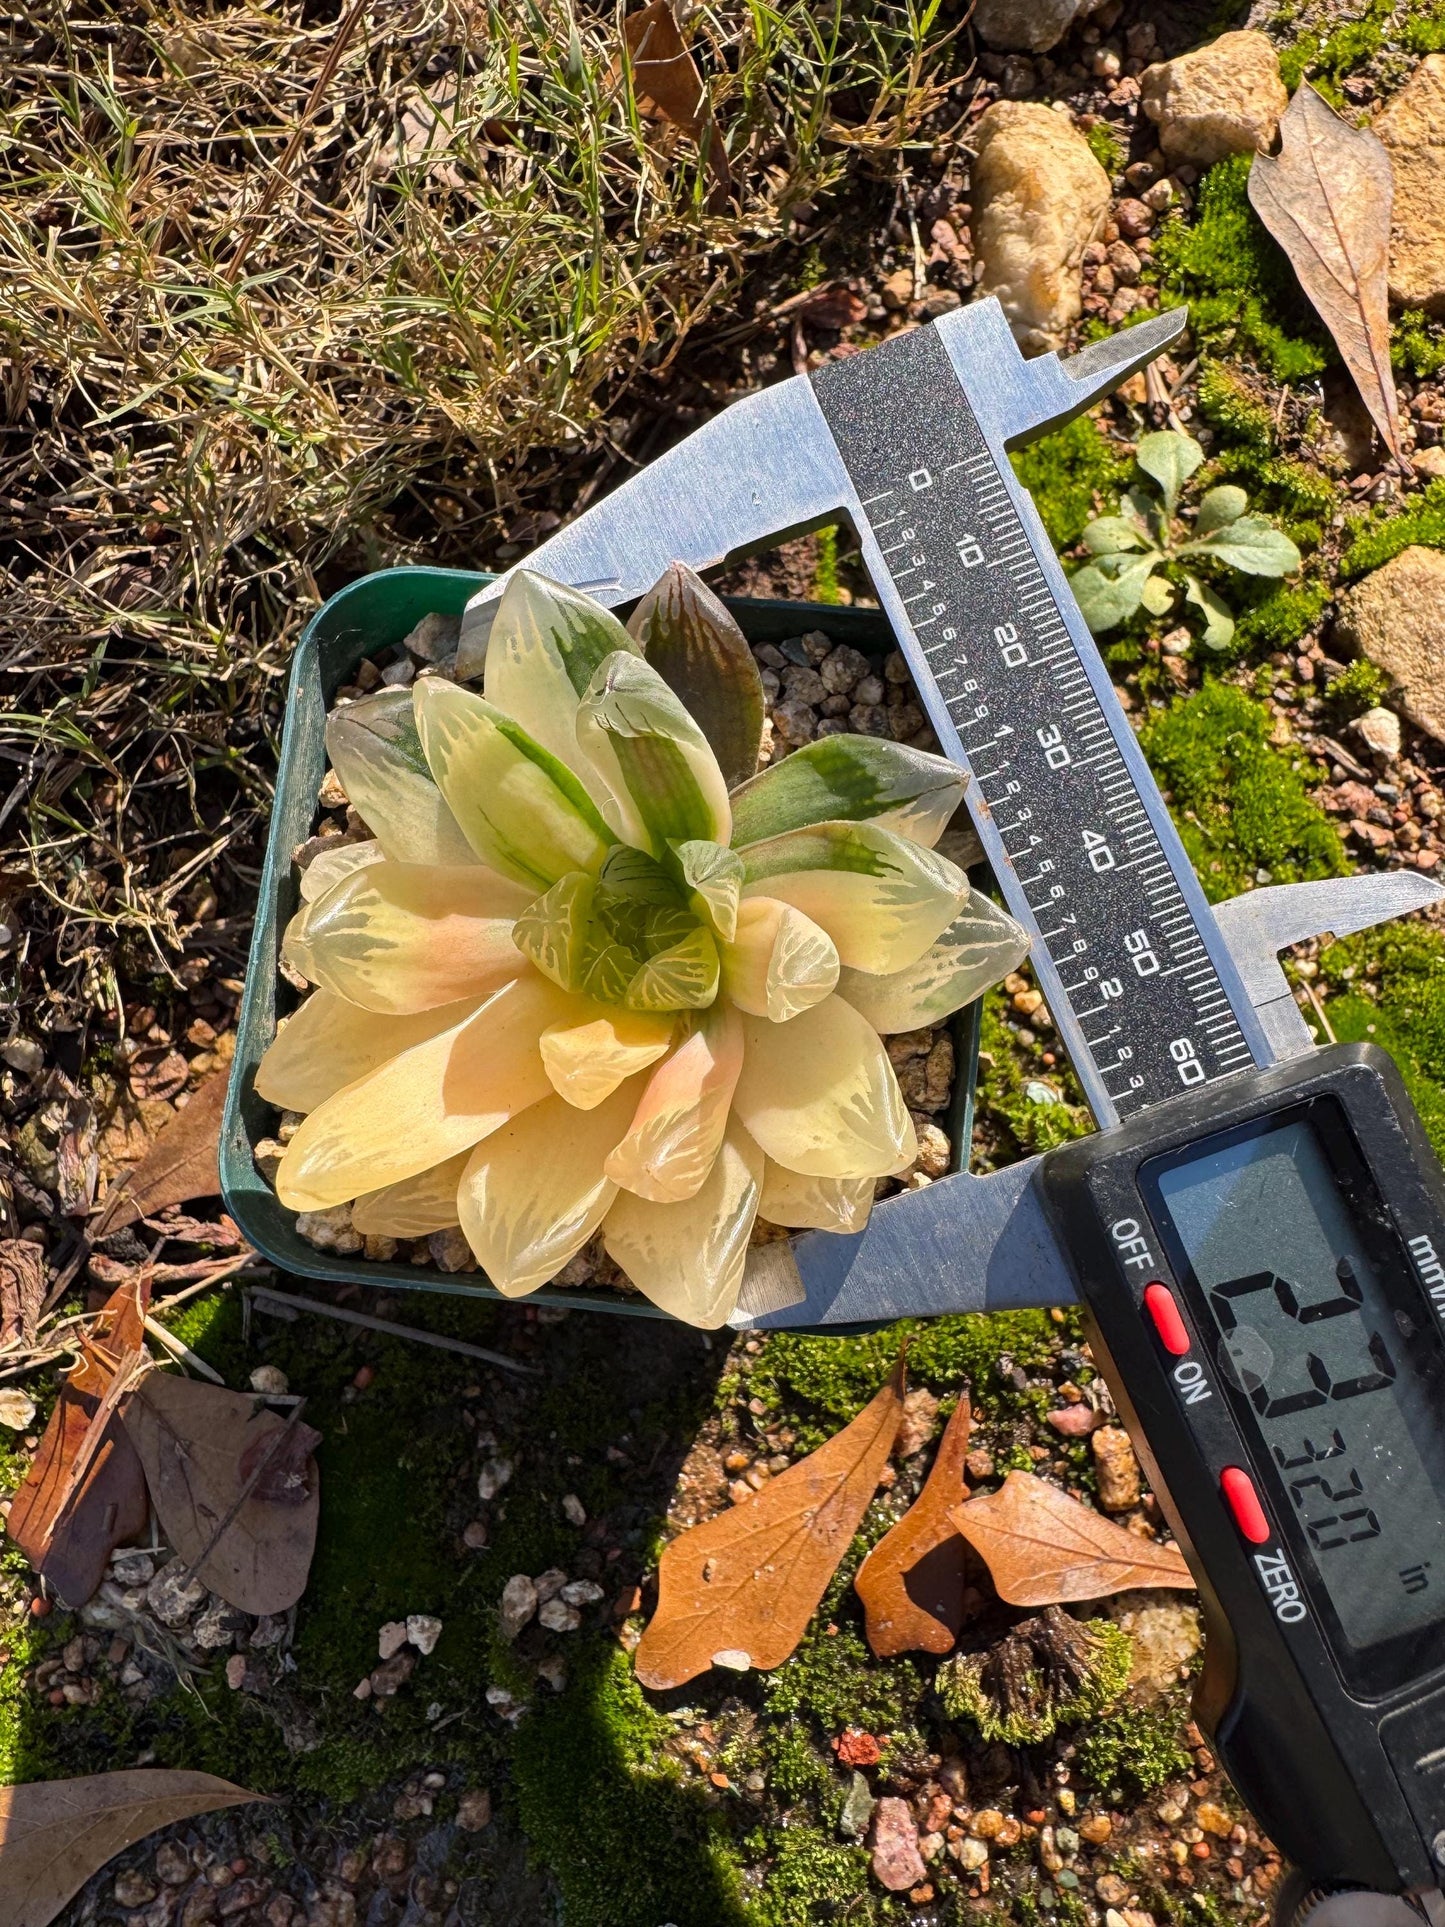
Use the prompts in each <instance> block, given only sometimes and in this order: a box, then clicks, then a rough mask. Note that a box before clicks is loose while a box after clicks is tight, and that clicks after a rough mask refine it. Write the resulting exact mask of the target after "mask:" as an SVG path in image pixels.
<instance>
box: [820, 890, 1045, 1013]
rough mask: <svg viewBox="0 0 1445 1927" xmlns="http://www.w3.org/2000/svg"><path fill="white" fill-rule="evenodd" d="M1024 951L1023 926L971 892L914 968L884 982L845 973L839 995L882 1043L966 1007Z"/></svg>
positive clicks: (1026, 946)
mask: <svg viewBox="0 0 1445 1927" xmlns="http://www.w3.org/2000/svg"><path fill="white" fill-rule="evenodd" d="M1028 950H1029V938H1028V932H1027V931H1026V930H1025V929H1024V928H1023V926H1022V925H1021V924H1018V923H1015V922H1014V920H1013V918H1012V917H1011V916H1010V915H1009V914H1008V912H1007V911H1006V910H1000V909H999V907H998V905H997V904H995V903H990V902H989V900H988V898H987V897H985V896H982V895H981V894H980V893H979V892H978V891H974V892H973V894H972V895H971V896H970V897H969V899H968V901H967V903H966V904H965V905H964V906H963V909H962V910H961V911H960V912H959V914H958V916H957V917H955V919H954V920H953V922H952V923H951V924H950V925H949V926H948V928H947V929H946V930H945V931H944V933H943V935H942V936H941V937H940V938H939V939H938V941H937V943H935V944H934V945H933V946H932V947H931V948H930V949H928V950H925V951H924V953H923V955H922V956H921V957H920V958H919V959H918V961H917V962H916V963H912V964H909V965H908V967H907V968H906V969H904V970H897V971H893V972H892V973H890V974H889V975H887V976H874V975H870V974H869V973H868V972H867V971H863V970H845V971H843V972H842V973H841V974H840V976H839V978H838V995H839V996H840V997H846V998H847V1000H848V1002H849V1003H850V1004H851V1005H852V1006H853V1008H854V1009H855V1010H856V1011H859V1012H861V1013H862V1015H863V1016H864V1017H866V1018H867V1020H868V1022H869V1023H870V1024H871V1025H872V1026H873V1028H874V1030H876V1031H880V1032H881V1033H882V1034H883V1035H884V1036H885V1037H888V1036H892V1035H894V1034H895V1033H897V1032H898V1031H904V1030H921V1029H923V1027H924V1026H925V1025H927V1024H941V1023H942V1022H943V1020H944V1018H945V1017H947V1016H949V1014H950V1013H951V1012H953V1011H955V1010H960V1009H962V1007H963V1005H965V1004H971V1003H972V1002H973V1000H974V998H975V997H978V996H981V995H982V994H983V992H984V991H985V990H987V989H988V987H989V985H990V984H996V983H997V982H998V981H999V979H1000V978H1001V977H1006V976H1007V975H1008V973H1009V972H1010V971H1011V970H1016V969H1017V968H1018V966H1019V964H1020V963H1021V962H1022V961H1023V959H1024V958H1025V957H1026V956H1027V955H1028Z"/></svg>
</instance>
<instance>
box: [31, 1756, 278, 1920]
mask: <svg viewBox="0 0 1445 1927" xmlns="http://www.w3.org/2000/svg"><path fill="white" fill-rule="evenodd" d="M262 1797H263V1796H262V1795H261V1794H259V1793H247V1792H246V1791H245V1790H244V1788H242V1787H238V1786H232V1784H231V1782H230V1781H229V1780H218V1779H217V1778H216V1776H215V1775H214V1774H212V1773H173V1772H166V1771H163V1770H161V1769H159V1768H150V1767H142V1768H132V1769H131V1770H130V1771H128V1772H124V1773H94V1774H90V1775H88V1776H87V1777H86V1778H85V1779H81V1780H45V1781H41V1782H39V1783H37V1784H36V1785H33V1786H12V1787H0V1918H3V1919H4V1921H5V1923H6V1927H49V1922H51V1921H52V1920H54V1919H55V1917H56V1915H57V1914H58V1913H59V1912H60V1910H61V1909H62V1907H64V1906H65V1903H66V1902H67V1901H68V1900H70V1899H71V1898H72V1897H73V1896H74V1895H75V1894H77V1893H78V1892H79V1891H80V1889H81V1888H82V1887H83V1886H84V1885H85V1883H86V1881H87V1880H89V1879H90V1877H91V1875H92V1874H95V1873H99V1871H100V1869H101V1868H102V1867H104V1866H105V1865H106V1864H107V1863H108V1862H109V1861H111V1860H114V1858H115V1857H116V1855H117V1854H118V1853H124V1852H125V1850H126V1848H127V1847H130V1846H134V1844H135V1842H136V1841H137V1840H143V1839H144V1838H145V1837H146V1835H147V1834H148V1833H154V1832H155V1831H156V1829H157V1828H158V1827H168V1826H171V1825H173V1824H174V1823H175V1822H176V1821H177V1820H189V1819H190V1818H191V1817H192V1816H193V1815H194V1814H197V1813H213V1812H215V1810H216V1809H217V1808H218V1807H235V1806H242V1805H244V1804H245V1803H246V1802H248V1801H252V1800H255V1801H260V1800H261V1799H262ZM268 1804H269V1802H268Z"/></svg>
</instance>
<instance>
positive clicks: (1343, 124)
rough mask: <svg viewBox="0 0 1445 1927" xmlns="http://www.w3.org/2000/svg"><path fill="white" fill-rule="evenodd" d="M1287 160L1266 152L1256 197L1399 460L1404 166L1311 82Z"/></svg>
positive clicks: (1256, 167)
mask: <svg viewBox="0 0 1445 1927" xmlns="http://www.w3.org/2000/svg"><path fill="white" fill-rule="evenodd" d="M1279 133H1280V143H1281V145H1280V151H1279V153H1278V155H1277V156H1273V155H1269V154H1256V155H1255V157H1254V161H1253V163H1252V164H1251V166H1250V170H1249V198H1250V201H1251V203H1252V205H1253V207H1254V211H1255V213H1256V214H1258V216H1259V218H1260V220H1261V221H1263V222H1264V224H1265V226H1266V227H1267V228H1268V229H1269V231H1270V233H1271V234H1272V235H1273V236H1274V238H1275V240H1276V241H1278V242H1279V244H1280V246H1281V247H1282V248H1283V249H1284V251H1285V253H1286V254H1287V255H1288V256H1289V258H1290V264H1291V266H1292V267H1293V268H1294V271H1295V273H1296V274H1297V275H1298V276H1299V282H1300V286H1301V287H1302V288H1303V289H1304V291H1305V293H1306V294H1307V295H1308V296H1309V298H1310V300H1311V302H1312V303H1313V304H1314V306H1315V308H1316V309H1317V310H1318V312H1319V315H1320V318H1321V319H1322V320H1323V322H1324V324H1325V326H1326V327H1327V328H1328V329H1329V331H1330V333H1331V334H1332V335H1333V336H1334V339H1335V345H1336V347H1337V348H1338V349H1339V351H1340V353H1341V355H1342V356H1343V357H1344V361H1345V366H1346V367H1347V368H1348V369H1349V371H1350V374H1351V375H1352V376H1353V378H1354V381H1355V385H1356V387H1357V388H1358V389H1359V391H1360V394H1361V396H1362V397H1363V399H1364V403H1365V406H1366V407H1367V408H1368V409H1369V411H1370V414H1371V416H1372V418H1373V420H1374V423H1375V426H1376V428H1378V429H1379V431H1380V435H1381V438H1382V440H1383V441H1384V443H1385V445H1386V447H1387V448H1388V449H1389V451H1390V453H1391V454H1392V455H1393V456H1394V457H1395V458H1396V460H1397V461H1400V462H1404V460H1405V455H1404V451H1403V449H1402V448H1401V446H1400V413H1399V405H1398V402H1397V400H1396V397H1395V378H1394V375H1393V374H1392V373H1391V371H1390V314H1389V286H1388V278H1387V277H1388V269H1389V254H1390V208H1391V203H1392V202H1393V200H1394V194H1395V176H1394V170H1393V169H1392V168H1391V166H1390V156H1389V153H1388V152H1387V151H1386V148H1385V145H1384V142H1383V141H1381V140H1380V138H1379V137H1378V135H1376V134H1372V133H1371V132H1370V131H1369V129H1368V128H1362V127H1351V126H1350V124H1349V122H1348V121H1346V120H1342V119H1341V118H1340V116H1339V115H1338V114H1337V113H1336V112H1335V111H1334V109H1333V108H1332V107H1330V106H1329V105H1328V103H1327V102H1325V101H1324V100H1322V99H1321V98H1320V96H1319V95H1318V94H1317V93H1316V92H1315V90H1314V88H1313V87H1311V86H1310V84H1309V82H1308V81H1305V82H1303V83H1302V84H1301V85H1300V86H1299V87H1298V88H1297V89H1296V91H1295V97H1294V99H1293V100H1292V101H1291V102H1290V104H1289V108H1288V110H1287V111H1286V113H1285V115H1284V118H1283V119H1282V120H1281V121H1280V124H1279Z"/></svg>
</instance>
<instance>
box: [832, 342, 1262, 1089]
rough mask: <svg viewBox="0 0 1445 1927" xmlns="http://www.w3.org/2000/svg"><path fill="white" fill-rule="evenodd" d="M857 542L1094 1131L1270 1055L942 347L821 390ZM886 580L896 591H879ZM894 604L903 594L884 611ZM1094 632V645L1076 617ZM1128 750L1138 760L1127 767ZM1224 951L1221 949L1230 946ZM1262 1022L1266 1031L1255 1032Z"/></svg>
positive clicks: (855, 368)
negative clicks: (1021, 937) (1240, 1010)
mask: <svg viewBox="0 0 1445 1927" xmlns="http://www.w3.org/2000/svg"><path fill="white" fill-rule="evenodd" d="M813 389H814V393H815V395H816V397H817V400H818V404H819V407H820V408H821V410H822V413H823V416H824V419H825V420H826V422H827V424H828V428H829V431H830V433H831V434H832V436H833V438H834V440H835V441H836V442H837V444H838V448H839V452H840V453H841V455H842V457H843V461H844V464H845V465H846V467H847V469H848V472H849V475H850V477H851V479H852V482H853V485H854V487H855V488H856V490H857V493H858V497H859V501H860V503H861V506H862V513H863V516H864V518H865V525H864V526H863V527H861V528H860V529H859V531H858V533H859V536H860V539H861V540H862V542H863V546H864V551H865V555H866V557H867V559H868V562H869V566H870V568H871V569H872V571H873V572H874V575H875V577H876V578H880V579H879V587H880V591H882V592H883V594H884V599H885V601H889V602H891V604H892V608H891V613H892V614H893V615H894V617H895V626H898V622H897V618H898V616H899V614H900V606H899V605H901V615H902V617H903V618H904V622H905V624H906V627H905V628H904V632H903V633H902V634H901V635H900V638H899V640H900V644H901V646H902V648H903V649H904V652H905V654H906V655H907V656H908V658H909V660H910V663H911V666H912V668H913V671H914V675H915V677H916V678H917V680H918V683H919V687H920V691H921V693H922V695H923V699H924V701H925V703H926V704H927V705H928V708H929V711H930V714H931V716H932V719H933V722H934V725H935V727H936V728H937V730H938V734H939V738H940V740H941V741H942V742H943V744H944V746H945V749H946V750H947V751H948V752H949V753H950V754H952V755H954V756H956V757H957V760H958V761H959V762H960V763H962V764H963V766H964V767H965V768H966V769H968V770H969V771H970V773H971V775H972V778H973V781H972V783H971V784H970V786H969V802H970V807H971V809H972V811H973V814H974V818H975V821H976V822H977V824H978V827H979V832H980V835H981V836H982V837H983V840H984V845H985V848H986V849H987V850H988V853H989V855H990V858H991V860H992V861H993V864H994V868H995V870H996V872H997V873H998V877H999V882H1000V885H1001V886H1002V888H1003V891H1004V895H1005V897H1006V898H1007V900H1008V904H1009V908H1010V909H1011V910H1012V911H1013V913H1014V915H1015V916H1016V917H1018V918H1019V920H1020V921H1021V922H1022V923H1024V924H1025V925H1026V926H1027V927H1028V928H1030V929H1031V930H1032V931H1033V932H1034V933H1035V934H1036V936H1037V937H1038V938H1039V939H1040V940H1041V942H1042V945H1043V947H1044V949H1045V951H1046V953H1047V954H1046V955H1045V956H1040V955H1039V945H1038V944H1036V945H1035V948H1034V965H1035V969H1036V971H1037V973H1038V975H1039V979H1040V983H1041V985H1042V987H1043V990H1044V994H1045V996H1046V998H1047V1000H1048V1004H1049V1009H1050V1011H1051V1012H1052V1014H1053V1017H1054V1020H1055V1023H1056V1024H1057V1026H1058V1028H1059V1032H1060V1035H1061V1038H1062V1041H1063V1043H1064V1045H1065V1048H1066V1049H1067V1050H1068V1052H1069V1055H1070V1058H1071V1059H1072V1061H1073V1064H1074V1067H1075V1070H1076V1071H1077V1072H1078V1073H1079V1075H1080V1078H1081V1081H1082V1083H1083V1085H1084V1088H1085V1092H1086V1094H1087V1095H1088V1097H1089V1099H1090V1102H1091V1104H1092V1105H1093V1107H1094V1110H1095V1112H1096V1115H1098V1116H1099V1118H1100V1122H1101V1123H1102V1122H1107V1121H1109V1119H1110V1116H1111V1114H1112V1115H1114V1116H1126V1115H1128V1114H1129V1113H1131V1112H1134V1111H1137V1110H1140V1109H1142V1108H1143V1107H1144V1106H1145V1105H1147V1104H1151V1103H1155V1102H1158V1101H1160V1100H1161V1099H1164V1098H1168V1097H1175V1096H1177V1095H1178V1094H1179V1092H1180V1091H1181V1090H1187V1089H1189V1088H1191V1087H1192V1086H1194V1085H1196V1084H1204V1083H1208V1082H1210V1081H1211V1080H1213V1079H1215V1078H1218V1077H1224V1076H1227V1075H1229V1074H1230V1073H1231V1072H1233V1071H1238V1070H1244V1069H1246V1068H1247V1067H1248V1066H1249V1065H1250V1064H1251V1063H1252V1062H1253V1061H1254V1055H1253V1052H1252V1051H1251V1048H1250V1044H1249V1042H1248V1040H1247V1038H1246V1036H1245V1035H1244V1033H1243V1031H1242V1030H1241V1027H1240V1022H1239V1019H1238V1017H1237V1016H1236V1013H1235V1011H1234V1009H1233V1008H1232V1006H1231V1003H1230V999H1229V995H1228V993H1227V992H1226V990H1225V987H1224V984H1223V982H1222V981H1221V977H1220V973H1219V971H1218V969H1217V968H1216V965H1215V962H1214V960H1213V959H1212V958H1211V956H1210V953H1209V949H1208V947H1207V946H1206V943H1205V940H1204V937H1203V934H1202V933H1201V930H1200V928H1199V925H1198V923H1197V922H1196V920H1195V916H1194V913H1193V911H1192V909H1191V907H1190V904H1189V902H1188V900H1187V898H1186V896H1185V893H1184V891H1183V890H1182V889H1181V887H1180V882H1179V878H1180V877H1181V876H1192V871H1191V870H1190V866H1189V861H1188V858H1187V857H1186V856H1185V854H1184V851H1183V848H1182V846H1181V845H1180V844H1179V841H1178V838H1177V835H1176V834H1175V831H1174V829H1173V826H1172V824H1171V823H1170V822H1169V821H1168V817H1167V813H1166V812H1164V810H1163V806H1162V803H1160V804H1159V806H1158V810H1157V820H1156V813H1151V811H1150V809H1149V808H1147V807H1146V804H1145V800H1144V798H1143V797H1142V796H1141V795H1140V791H1139V788H1138V785H1137V782H1136V779H1135V776H1134V774H1133V772H1132V771H1131V769H1130V766H1129V761H1128V759H1127V757H1126V755H1125V753H1124V749H1123V747H1122V742H1121V737H1120V734H1119V732H1123V733H1124V734H1126V735H1127V733H1128V730H1129V725H1128V723H1127V721H1126V720H1125V719H1124V716H1123V713H1122V711H1120V710H1119V709H1118V707H1117V704H1115V703H1113V702H1112V700H1111V701H1110V703H1109V705H1108V707H1107V708H1106V707H1105V704H1104V702H1103V701H1102V700H1101V698H1100V695H1099V693H1098V692H1097V691H1096V690H1095V688H1094V686H1093V683H1092V682H1091V680H1090V677H1089V674H1088V672H1087V670H1086V668H1085V665H1084V661H1083V659H1082V656H1081V648H1082V647H1088V648H1090V649H1092V644H1091V643H1083V644H1081V643H1079V642H1076V641H1075V638H1074V636H1072V635H1071V634H1070V632H1069V628H1068V626H1067V625H1066V624H1065V621H1064V619H1063V616H1062V614H1061V613H1060V609H1059V605H1058V602H1057V601H1056V599H1055V593H1054V590H1053V589H1052V588H1051V586H1050V584H1049V582H1048V580H1047V579H1046V577H1045V574H1044V571H1043V569H1042V568H1041V566H1040V564H1039V560H1038V558H1037V556H1036V555H1035V553H1034V548H1033V544H1032V542H1031V540H1030V536H1029V532H1028V530H1027V528H1026V527H1025V525H1024V522H1023V520H1022V518H1021V517H1020V514H1019V512H1018V509H1017V507H1016V506H1015V503H1014V500H1013V497H1012V495H1011V493H1010V489H1009V486H1008V484H1007V483H1006V482H1005V480H1004V477H1003V475H1002V474H1001V473H1000V470H999V466H998V463H997V462H996V461H995V459H994V456H993V454H992V453H991V452H990V449H989V447H988V444H987V442H986V440H985V437H984V434H983V431H982V429H981V428H980V426H979V423H978V419H977V417H976V415H975V413H974V411H973V409H972V407H971V406H970V404H969V401H968V397H967V395H966V394H965V392H964V390H963V388H962V387H961V385H960V383H959V380H958V377H957V375H956V374H955V372H954V369H953V365H952V363H951V362H950V360H949V358H948V353H947V350H946V349H945V348H944V346H943V344H942V343H941V341H940V340H939V339H938V336H937V334H936V332H935V330H934V329H932V328H919V329H918V330H916V331H915V332H914V333H913V334H912V335H910V336H908V337H907V338H906V339H905V340H903V341H899V342H893V343H890V344H889V350H888V353H887V355H886V356H884V355H875V354H868V353H864V354H859V355H854V356H850V357H849V358H848V359H847V360H845V361H841V362H834V363H831V364H830V365H829V366H827V367H826V368H824V369H822V370H820V371H819V373H818V374H817V375H816V376H814V378H813ZM885 577H886V580H884V579H881V578H885ZM890 585H891V588H892V590H893V591H894V594H893V596H892V597H891V598H890V597H889V596H888V594H887V590H888V587H889V586H890ZM1077 620H1078V622H1079V624H1080V625H1082V618H1081V617H1079V618H1078V619H1077ZM1132 747H1133V746H1132V744H1131V745H1130V748H1131V749H1132ZM1216 941H1217V938H1216ZM1251 1016H1252V1013H1251Z"/></svg>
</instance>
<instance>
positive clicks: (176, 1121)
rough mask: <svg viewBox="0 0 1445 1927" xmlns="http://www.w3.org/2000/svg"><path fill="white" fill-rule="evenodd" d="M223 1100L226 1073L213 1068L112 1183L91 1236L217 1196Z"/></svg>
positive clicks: (224, 1100) (101, 1236) (104, 1235)
mask: <svg viewBox="0 0 1445 1927" xmlns="http://www.w3.org/2000/svg"><path fill="white" fill-rule="evenodd" d="M184 1061H185V1060H184V1059H182V1062H184ZM225 1102H226V1073H225V1072H224V1071H213V1072H212V1073H211V1075H210V1076H209V1077H208V1078H206V1079H205V1081H204V1082H203V1083H202V1084H200V1085H199V1086H198V1087H197V1089H196V1090H195V1092H194V1093H193V1094H192V1097H191V1101H190V1103H189V1104H187V1105H186V1107H185V1109H184V1110H181V1111H177V1112H176V1114H175V1116H174V1118H172V1120H171V1121H170V1123H168V1124H167V1125H166V1126H165V1128H164V1130H162V1131H161V1133H160V1134H159V1136H158V1137H157V1138H156V1140H155V1142H154V1143H153V1144H152V1145H151V1147H150V1149H149V1150H148V1151H147V1152H146V1154H145V1156H144V1157H143V1158H142V1159H141V1161H140V1163H139V1164H137V1165H136V1166H135V1168H134V1169H133V1170H131V1171H129V1172H127V1173H126V1175H125V1176H124V1177H121V1178H117V1180H116V1181H115V1183H114V1184H113V1185H112V1186H111V1188H110V1190H109V1191H108V1192H107V1193H106V1199H105V1203H104V1204H103V1205H102V1206H101V1209H100V1216H99V1217H98V1218H97V1219H96V1221H95V1223H94V1225H93V1226H92V1227H91V1233H90V1235H91V1237H92V1238H104V1237H107V1236H108V1235H109V1234H110V1233H111V1232H112V1231H119V1230H120V1229H121V1227H122V1226H123V1225H128V1224H134V1223H135V1221H136V1219H137V1218H143V1217H149V1216H150V1215H152V1214H153V1213H154V1212H157V1211H163V1210H164V1209H165V1207H166V1206H167V1205H170V1204H189V1202H190V1201H191V1199H192V1198H210V1197H214V1196H215V1195H216V1193H217V1192H218V1191H219V1190H220V1188H221V1173H220V1167H219V1165H218V1163H217V1159H218V1157H219V1147H220V1142H221V1111H222V1109H223V1107H224V1105H225Z"/></svg>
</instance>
